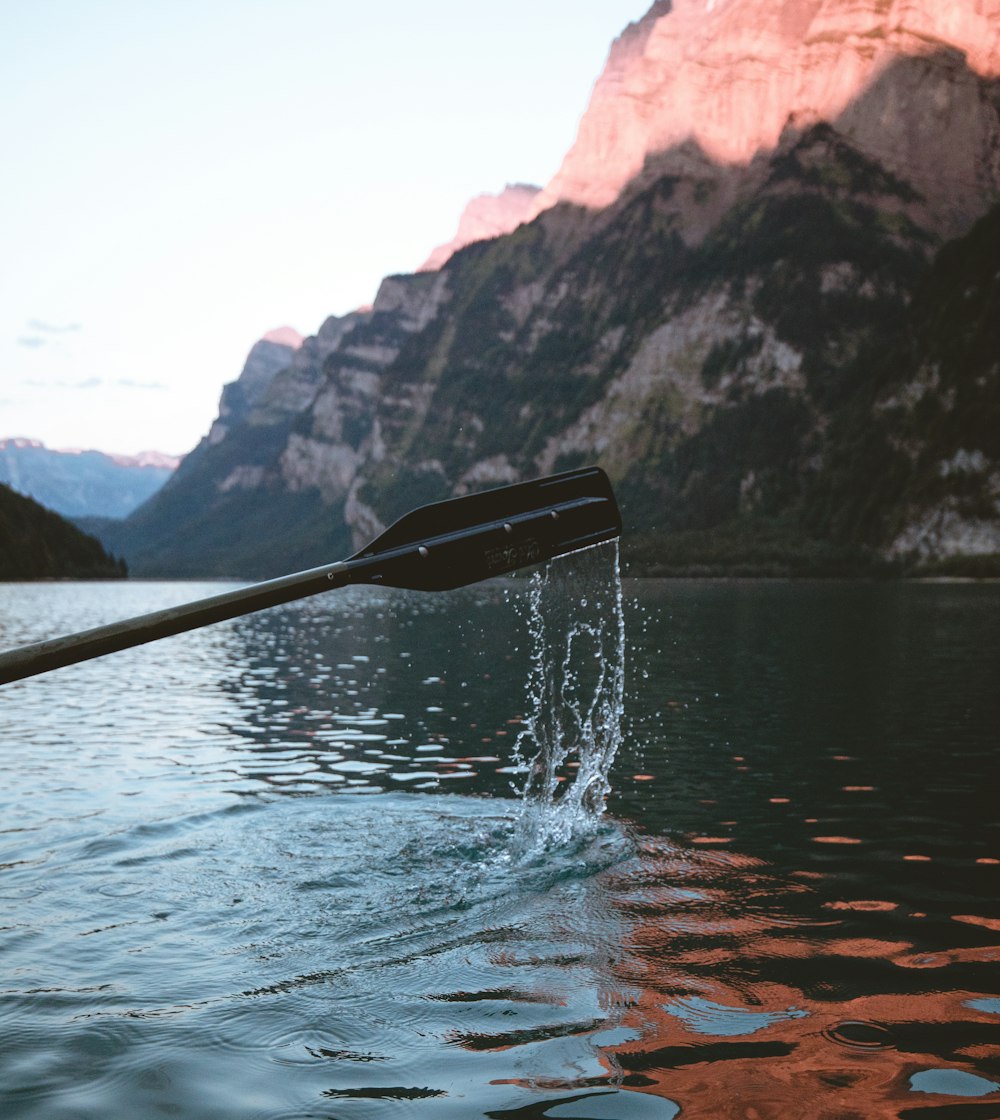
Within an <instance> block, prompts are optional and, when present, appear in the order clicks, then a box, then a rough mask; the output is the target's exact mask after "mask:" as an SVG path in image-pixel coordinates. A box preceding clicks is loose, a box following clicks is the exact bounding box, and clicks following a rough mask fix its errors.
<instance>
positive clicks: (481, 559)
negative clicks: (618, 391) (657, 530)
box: [347, 467, 622, 591]
mask: <svg viewBox="0 0 1000 1120" xmlns="http://www.w3.org/2000/svg"><path fill="white" fill-rule="evenodd" d="M621 528H622V525H621V515H620V514H619V512H618V504H617V502H616V501H615V496H614V492H613V491H612V489H611V483H610V482H609V481H608V477H607V475H606V474H605V473H604V471H602V470H600V468H598V467H586V468H583V469H581V470H576V471H567V472H565V473H564V474H557V475H550V476H549V477H547V478H539V479H535V480H534V481H533V482H520V483H516V484H515V485H513V486H501V487H499V488H497V489H495V490H486V491H484V492H483V493H480V494H470V495H468V496H467V497H463V498H453V499H452V500H450V501H447V502H435V503H434V504H433V505H429V506H423V507H421V508H420V509H416V510H413V511H412V512H411V513H408V514H406V515H405V516H404V517H401V518H400V519H399V521H396V522H395V523H394V524H392V525H390V526H389V528H388V529H386V530H385V532H384V533H382V535H381V536H379V537H378V538H377V539H376V540H374V541H373V542H372V543H371V544H370V545H369V546H368V547H367V548H365V549H362V551H361V552H359V553H358V554H357V555H356V556H354V557H353V558H352V559H351V560H349V561H348V562H347V567H348V569H349V571H350V577H349V578H350V581H351V582H366V583H382V584H386V585H388V586H391V587H407V588H412V589H414V590H417V591H446V590H449V589H450V588H453V587H464V586H465V585H466V584H470V583H477V582H478V581H479V580H483V579H488V578H489V577H490V576H497V575H502V574H503V573H505V572H512V571H514V570H515V569H517V568H523V567H527V566H529V565H532V564H540V563H543V562H544V561H546V560H551V559H552V558H553V557H555V556H562V555H563V554H565V553H567V552H575V551H576V550H577V549H580V548H585V547H587V546H588V545H592V544H598V543H600V542H601V541H609V540H613V539H614V538H615V537H618V536H620V535H621Z"/></svg>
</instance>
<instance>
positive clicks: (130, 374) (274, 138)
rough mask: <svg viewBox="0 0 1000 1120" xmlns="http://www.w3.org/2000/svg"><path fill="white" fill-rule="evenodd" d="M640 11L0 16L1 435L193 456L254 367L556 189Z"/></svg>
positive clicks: (325, 4)
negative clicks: (265, 337) (258, 346)
mask: <svg viewBox="0 0 1000 1120" xmlns="http://www.w3.org/2000/svg"><path fill="white" fill-rule="evenodd" d="M648 6H649V3H648V2H647V0H590V2H587V0H582V2H581V0H505V3H504V4H502V5H499V4H491V5H477V4H470V3H469V2H468V0H423V3H420V4H414V3H412V2H410V3H404V2H402V0H380V2H379V3H374V4H366V3H361V2H359V0H352V2H351V3H345V2H342V0H171V3H169V4H168V3H161V2H160V0H88V2H87V3H82V2H80V0H35V2H33V3H28V2H25V0H0V145H2V148H0V150H2V151H3V153H4V154H3V173H2V178H0V196H2V206H0V252H2V264H0V438H3V437H8V436H29V437H33V438H35V439H41V440H43V441H45V442H46V443H47V444H48V445H49V446H51V447H69V446H76V447H97V448H100V449H103V450H109V451H118V452H135V451H138V450H141V449H145V448H155V449H157V450H162V451H168V452H175V453H179V452H184V451H187V450H190V448H191V447H192V446H193V445H194V444H195V443H196V442H197V440H198V439H199V438H200V436H201V435H203V434H204V433H205V432H206V431H207V429H208V427H209V424H210V423H211V420H212V419H213V417H214V415H215V408H216V404H217V401H218V396H219V391H220V389H221V387H222V385H223V383H224V382H226V381H231V380H233V378H235V377H236V376H237V375H238V374H239V371H240V368H241V367H242V364H243V359H244V357H245V355H246V352H247V350H248V349H249V348H250V346H251V345H252V344H253V342H254V341H255V340H256V339H257V338H259V337H260V336H261V335H262V334H263V333H264V332H265V331H267V330H269V329H270V328H272V327H277V326H280V325H283V324H289V325H291V326H294V327H295V328H297V329H298V330H299V331H301V332H302V333H303V334H311V333H313V332H315V330H316V329H317V328H318V327H319V325H320V323H321V322H322V320H323V319H324V318H325V316H327V315H328V314H331V313H335V314H342V313H343V312H346V311H348V310H350V309H351V308H353V307H355V306H357V305H359V304H363V303H368V302H370V301H371V299H372V298H373V296H374V294H375V291H376V288H377V286H378V281H379V280H380V278H381V277H382V276H384V275H387V274H389V273H392V272H405V271H412V270H413V269H414V268H416V267H417V266H418V265H419V264H420V263H421V261H422V260H423V259H424V258H425V257H426V256H427V254H428V252H429V251H430V249H431V248H432V247H433V246H434V245H435V244H437V243H439V242H441V241H445V240H447V239H448V238H449V237H450V236H451V235H452V234H453V232H454V229H455V226H456V224H457V221H458V216H459V214H460V212H461V210H462V207H463V206H464V204H465V202H466V201H467V200H468V199H469V198H471V197H472V196H473V195H476V194H480V193H482V192H484V191H498V190H500V189H501V188H502V187H503V186H504V184H505V183H507V182H536V183H539V184H541V183H544V182H545V181H546V180H547V179H548V178H549V177H550V176H551V175H552V174H553V173H554V172H555V171H556V169H557V168H558V166H559V163H560V161H561V159H562V156H563V154H564V153H565V151H566V150H567V149H568V147H569V146H570V144H571V143H572V141H573V138H574V136H575V134H576V126H577V123H578V121H579V118H580V116H581V114H582V112H583V110H584V108H585V107H586V104H587V100H588V97H589V94H590V90H591V87H592V85H593V83H594V81H595V80H596V78H597V76H598V74H599V73H600V71H601V68H602V66H603V64H604V61H605V58H606V57H607V52H608V48H609V47H610V44H611V41H612V39H613V38H614V37H615V36H616V35H617V34H619V32H620V31H621V30H622V29H623V28H624V27H625V26H626V25H627V24H628V23H629V22H630V21H631V20H635V19H638V18H640V17H641V16H642V15H643V13H644V12H645V11H646V9H647V8H648Z"/></svg>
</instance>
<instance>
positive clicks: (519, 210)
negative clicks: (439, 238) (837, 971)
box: [417, 183, 540, 272]
mask: <svg viewBox="0 0 1000 1120" xmlns="http://www.w3.org/2000/svg"><path fill="white" fill-rule="evenodd" d="M539 191H540V188H539V187H533V186H530V185H529V184H527V183H513V184H508V185H507V186H506V187H504V189H503V190H502V191H501V192H500V193H499V194H481V195H477V196H476V197H475V198H474V199H472V201H471V202H469V203H468V205H467V206H466V207H465V210H464V211H463V212H462V216H461V218H460V219H459V221H458V232H457V233H456V234H455V236H454V237H453V238H452V239H451V240H450V241H448V242H446V243H445V244H444V245H439V246H438V247H437V248H436V249H435V250H434V251H433V252H432V253H431V255H430V256H429V257H428V258H427V260H425V261H424V263H423V264H422V265H421V266H420V268H419V269H417V271H418V272H433V271H434V270H435V269H438V268H441V266H442V265H444V264H445V262H446V261H447V260H448V258H449V257H450V256H451V255H452V253H455V252H457V251H458V250H459V249H461V248H463V247H464V246H465V245H471V244H472V243H473V242H474V241H486V240H488V239H489V238H491V237H500V236H501V235H502V234H505V233H510V232H511V231H512V230H515V229H517V227H518V226H519V225H520V224H521V223H522V222H524V221H526V220H527V219H528V218H529V217H531V216H533V214H534V212H535V211H534V209H533V207H534V202H535V198H536V197H537V195H538V194H539Z"/></svg>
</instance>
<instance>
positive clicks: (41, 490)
mask: <svg viewBox="0 0 1000 1120" xmlns="http://www.w3.org/2000/svg"><path fill="white" fill-rule="evenodd" d="M177 463H178V460H177V458H175V457H174V456H170V455H163V454H161V453H160V452H157V451H144V452H142V453H141V454H140V455H134V456H127V455H107V454H105V453H104V452H103V451H76V450H72V451H55V450H51V449H49V448H48V447H46V446H45V444H43V443H40V442H39V441H38V440H32V439H4V440H0V482H4V483H6V484H7V485H8V486H11V487H12V488H13V489H15V490H17V491H18V492H19V493H21V494H25V495H27V496H28V497H30V498H34V499H35V500H36V501H37V502H40V503H41V504H42V505H44V506H46V507H47V508H49V509H52V510H55V511H56V512H57V513H60V514H62V515H63V516H64V517H126V516H128V514H130V513H131V512H132V510H134V509H135V508H136V507H137V506H139V505H140V504H141V503H142V502H144V501H146V499H147V498H149V497H151V496H152V495H153V494H154V493H156V491H157V490H158V489H159V488H160V487H161V486H162V485H163V483H164V482H165V481H166V480H167V479H168V478H169V477H170V475H171V474H172V473H173V471H174V470H175V469H176V467H177Z"/></svg>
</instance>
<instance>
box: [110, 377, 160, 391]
mask: <svg viewBox="0 0 1000 1120" xmlns="http://www.w3.org/2000/svg"><path fill="white" fill-rule="evenodd" d="M116 384H117V385H121V386H122V387H123V388H125V389H166V385H164V384H163V382H162V381H133V380H132V378H131V377H120V378H119V379H118V381H117V382H116Z"/></svg>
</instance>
